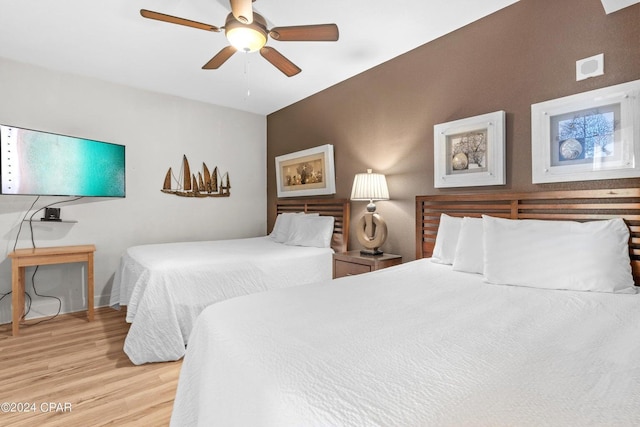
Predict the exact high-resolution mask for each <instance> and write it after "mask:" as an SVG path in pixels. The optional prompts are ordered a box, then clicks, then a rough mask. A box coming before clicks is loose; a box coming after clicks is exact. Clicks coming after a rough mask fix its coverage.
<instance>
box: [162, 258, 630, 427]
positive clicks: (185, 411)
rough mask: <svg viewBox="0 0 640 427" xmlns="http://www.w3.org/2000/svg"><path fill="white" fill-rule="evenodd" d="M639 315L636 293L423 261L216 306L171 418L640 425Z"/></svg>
mask: <svg viewBox="0 0 640 427" xmlns="http://www.w3.org/2000/svg"><path fill="white" fill-rule="evenodd" d="M639 329H640V295H616V294H605V293H588V292H576V291H550V290H546V289H532V288H525V287H514V286H499V285H490V284H486V283H484V282H483V280H482V276H480V275H473V274H469V273H460V272H455V271H453V270H452V269H451V267H450V266H444V265H438V264H435V263H432V262H430V260H428V259H423V260H418V261H413V262H411V263H407V264H404V265H401V266H397V267H392V268H389V269H385V270H380V271H378V272H375V273H371V274H367V275H360V276H351V277H347V278H343V279H337V280H335V281H333V282H325V283H322V284H313V285H307V286H302V287H297V288H292V289H283V290H278V291H270V292H266V293H263V294H256V295H251V296H248V297H243V298H240V299H237V300H229V301H225V302H222V303H219V304H216V305H215V306H212V307H209V308H208V309H206V310H205V311H204V312H203V313H202V315H201V316H200V317H199V318H198V320H197V322H196V326H195V328H194V331H193V335H192V337H191V342H190V345H189V349H188V352H187V355H186V357H185V360H184V361H183V365H182V371H181V374H180V381H179V385H178V391H177V396H176V400H175V404H174V410H173V416H172V425H174V426H195V425H202V426H204V425H225V426H232V425H236V426H245V425H251V426H280V427H283V426H300V425H304V426H390V425H397V426H417V425H438V426H442V425H456V426H461V425H518V426H523V425H566V426H568V425H576V426H584V425H594V424H595V425H629V426H631V425H638V424H640V405H638V402H640V364H639V363H638V360H640V340H638V339H637V337H638V336H639V332H638V331H639ZM634 337H635V339H633V338H634Z"/></svg>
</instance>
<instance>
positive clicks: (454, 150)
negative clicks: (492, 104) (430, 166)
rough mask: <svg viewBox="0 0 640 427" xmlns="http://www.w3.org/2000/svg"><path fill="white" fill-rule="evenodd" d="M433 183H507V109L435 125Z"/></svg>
mask: <svg viewBox="0 0 640 427" xmlns="http://www.w3.org/2000/svg"><path fill="white" fill-rule="evenodd" d="M433 134H434V144H433V159H434V160H433V161H434V187H436V188H443V187H475V186H482V185H504V184H505V112H504V111H496V112H493V113H488V114H482V115H480V116H475V117H469V118H466V119H460V120H456V121H453V122H448V123H441V124H437V125H435V126H434V127H433Z"/></svg>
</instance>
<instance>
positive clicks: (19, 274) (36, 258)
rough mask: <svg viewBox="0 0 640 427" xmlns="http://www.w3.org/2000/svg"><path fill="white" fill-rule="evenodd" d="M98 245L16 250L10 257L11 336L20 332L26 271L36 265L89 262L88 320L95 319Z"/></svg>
mask: <svg viewBox="0 0 640 427" xmlns="http://www.w3.org/2000/svg"><path fill="white" fill-rule="evenodd" d="M95 251H96V247H95V245H79V246H57V247H50V248H35V249H34V248H30V249H16V250H15V251H13V252H11V253H10V254H9V255H8V257H9V258H11V292H12V295H11V304H12V307H11V314H12V316H13V319H12V322H13V324H12V325H11V326H12V333H13V336H17V335H18V334H19V331H20V318H22V316H23V315H24V271H25V268H26V267H32V266H36V265H50V264H67V263H72V262H86V263H87V317H88V318H89V321H92V320H93V253H94V252H95Z"/></svg>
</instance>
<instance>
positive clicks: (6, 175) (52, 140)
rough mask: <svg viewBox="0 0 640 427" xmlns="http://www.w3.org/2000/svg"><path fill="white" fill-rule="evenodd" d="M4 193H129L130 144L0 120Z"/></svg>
mask: <svg viewBox="0 0 640 427" xmlns="http://www.w3.org/2000/svg"><path fill="white" fill-rule="evenodd" d="M0 144H1V148H0V179H1V181H2V186H1V187H2V188H1V194H14V195H40V196H82V197H125V147H124V145H118V144H111V143H107V142H101V141H94V140H91V139H83V138H76V137H73V136H65V135H58V134H54V133H49V132H42V131H37V130H32V129H24V128H19V127H16V126H5V125H0Z"/></svg>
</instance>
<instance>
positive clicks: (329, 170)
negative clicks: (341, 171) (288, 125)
mask: <svg viewBox="0 0 640 427" xmlns="http://www.w3.org/2000/svg"><path fill="white" fill-rule="evenodd" d="M276 180H277V188H278V197H300V196H317V195H323V194H335V192H336V174H335V168H334V163H333V145H330V144H327V145H322V146H320V147H315V148H309V149H307V150H302V151H296V152H295V153H291V154H285V155H283V156H278V157H276Z"/></svg>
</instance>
